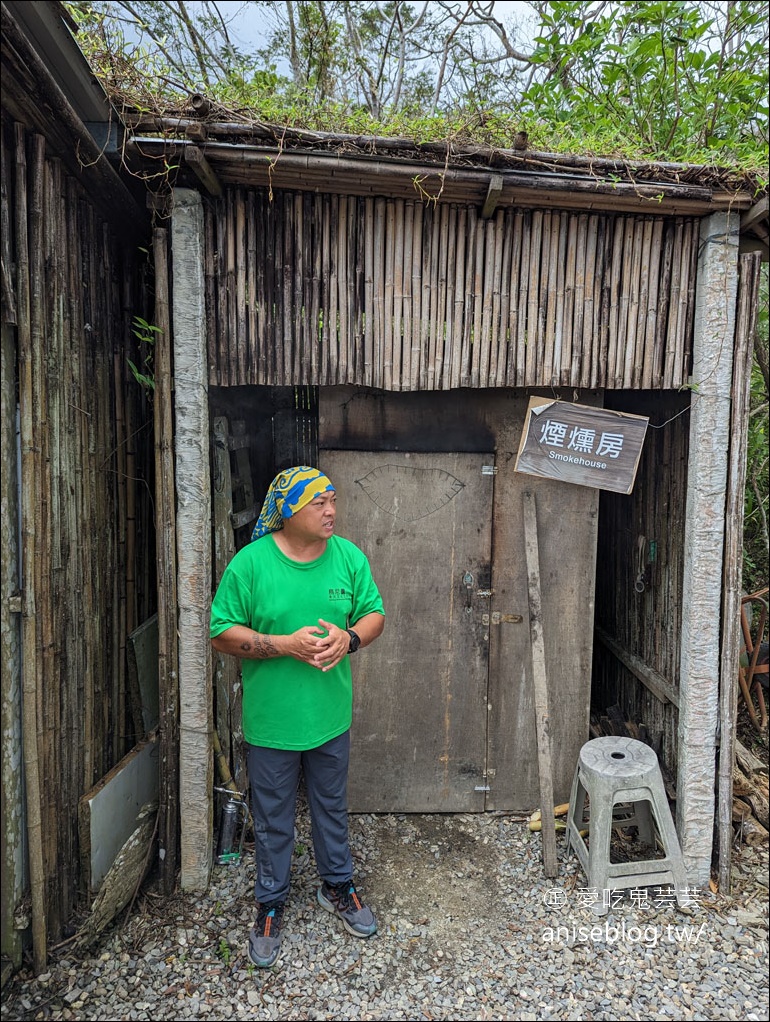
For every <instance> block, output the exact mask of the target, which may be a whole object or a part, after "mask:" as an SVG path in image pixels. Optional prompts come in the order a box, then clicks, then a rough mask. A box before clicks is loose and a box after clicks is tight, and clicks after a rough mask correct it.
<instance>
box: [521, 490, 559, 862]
mask: <svg viewBox="0 0 770 1022" xmlns="http://www.w3.org/2000/svg"><path fill="white" fill-rule="evenodd" d="M523 499H524V545H525V548H526V555H527V582H528V586H529V630H530V636H531V640H532V677H533V682H534V688H535V727H536V728H537V762H538V771H539V775H540V812H541V818H542V821H543V822H542V830H541V833H542V835H543V866H544V870H545V875H546V876H547V877H555V876H558V873H559V866H558V862H557V859H556V820H555V819H554V815H553V774H552V772H551V719H550V714H549V710H548V678H547V674H546V668H545V641H544V638H543V607H542V599H541V591H540V554H539V550H538V541H537V508H536V505H535V496H534V494H533V493H524V494H523Z"/></svg>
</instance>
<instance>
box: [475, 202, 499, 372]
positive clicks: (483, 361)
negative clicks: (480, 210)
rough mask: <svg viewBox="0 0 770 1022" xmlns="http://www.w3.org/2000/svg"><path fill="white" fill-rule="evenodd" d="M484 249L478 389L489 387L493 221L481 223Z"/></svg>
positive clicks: (493, 244)
mask: <svg viewBox="0 0 770 1022" xmlns="http://www.w3.org/2000/svg"><path fill="white" fill-rule="evenodd" d="M483 234H484V248H483V261H482V265H481V271H480V276H481V280H480V285H481V286H480V291H481V337H480V338H479V343H480V348H481V350H480V352H479V376H478V385H479V386H480V387H488V386H489V373H490V368H491V357H492V329H493V322H492V320H493V315H494V291H493V288H494V265H495V223H494V220H491V219H490V220H485V221H484V222H483Z"/></svg>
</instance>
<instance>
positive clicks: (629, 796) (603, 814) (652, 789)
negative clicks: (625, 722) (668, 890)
mask: <svg viewBox="0 0 770 1022" xmlns="http://www.w3.org/2000/svg"><path fill="white" fill-rule="evenodd" d="M586 805H588V815H586ZM626 827H636V828H637V829H638V834H639V839H640V841H642V842H644V844H646V845H649V846H651V847H652V848H653V849H654V848H655V846H656V841H657V840H659V841H660V844H661V845H662V848H663V858H660V859H641V860H637V861H631V862H611V861H610V846H611V840H612V831H613V830H620V829H623V828H626ZM586 829H587V830H588V844H587V845H586V842H585V840H584V839H583V836H582V834H581V831H583V832H585V831H586ZM570 848H574V850H575V853H576V854H577V857H578V859H579V861H580V864H581V866H582V867H583V870H584V872H585V874H586V877H587V880H588V888H589V891H590V892H592V893H593V894H594V896H595V897H594V901H593V904H592V908H593V911H594V912H595V913H596V914H597V915H604V914H605V913H606V912H607V910H608V908H609V892H610V891H614V890H622V889H625V888H629V887H652V886H661V887H662V886H667V887H672V888H674V890H675V891H676V899H677V903H678V904H679V905H680V907H683V906H685V905H687V904H689V902H690V898H689V896H688V887H687V876H686V872H685V867H684V860H683V858H682V851H681V848H680V847H679V839H678V837H677V834H676V829H675V827H674V821H673V818H672V816H671V809H670V808H669V804H668V799H667V797H666V790H665V787H664V784H663V777H662V774H661V772H660V766H659V764H658V757H657V756H656V755H655V753H654V751H653V750H652V749H651V748H650V747H649V746H648V745H645V744H644V742H638V741H636V740H635V739H633V738H622V737H612V736H611V737H606V738H594V739H592V740H591V741H590V742H586V744H585V745H584V746H583V748H582V749H581V750H580V755H579V757H578V764H577V768H576V770H575V776H574V779H573V782H572V793H571V795H570V801H569V810H568V813H567V851H569V849H570Z"/></svg>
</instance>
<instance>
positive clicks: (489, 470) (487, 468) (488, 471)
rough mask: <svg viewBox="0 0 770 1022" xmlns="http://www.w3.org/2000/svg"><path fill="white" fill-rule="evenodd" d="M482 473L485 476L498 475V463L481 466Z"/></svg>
mask: <svg viewBox="0 0 770 1022" xmlns="http://www.w3.org/2000/svg"><path fill="white" fill-rule="evenodd" d="M481 474H482V475H483V476H496V475H497V465H482V466H481Z"/></svg>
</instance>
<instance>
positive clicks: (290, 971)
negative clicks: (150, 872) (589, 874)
mask: <svg viewBox="0 0 770 1022" xmlns="http://www.w3.org/2000/svg"><path fill="white" fill-rule="evenodd" d="M557 842H558V850H559V857H560V864H559V876H558V878H557V879H556V880H555V881H550V880H546V878H545V877H544V875H543V869H542V860H541V845H540V836H539V835H538V834H532V833H530V831H529V830H528V828H527V826H526V823H524V822H522V821H521V820H520V819H517V818H515V817H511V816H506V815H495V814H487V815H478V816H475V815H474V816H469V815H458V816H438V815H409V816H388V815H385V816H370V815H359V816H352V817H351V844H352V846H353V853H354V858H355V862H356V869H357V879H358V882H359V887H360V888H361V890H362V892H363V893H364V895H365V897H366V899H367V901H368V902H369V903H370V904H371V905H372V907H373V908H374V909H375V911H376V913H377V916H378V920H379V928H380V929H379V934H378V935H377V936H376V937H374V938H372V939H370V940H366V941H364V940H357V939H356V938H354V937H351V936H349V935H348V934H347V933H346V932H345V931H344V930H343V929H342V926H341V924H340V923H339V921H338V920H336V919H335V918H333V917H332V916H331V915H329V914H328V913H326V912H324V911H323V910H322V909H321V908H320V907H319V906H318V905H317V903H316V901H315V887H316V875H315V865H314V861H313V857H312V851H310V850H309V849H310V828H309V824H308V822H307V816H306V812H305V810H304V808H301V810H300V813H299V817H298V841H297V851H296V862H295V872H294V886H293V890H292V893H291V896H290V900H289V902H288V904H287V910H286V916H285V919H284V940H283V948H282V954H281V957H280V958H279V960H278V963H277V964H276V965H275V966H274V967H273V968H272V969H267V970H258V969H255V968H254V967H253V966H251V965H250V964H249V962H248V958H247V955H246V938H247V934H248V931H249V929H250V927H251V924H252V922H253V915H254V911H253V904H252V897H253V894H252V884H253V879H254V867H253V864H252V861H251V856H250V855H247V856H245V857H244V860H243V862H241V863H240V864H238V865H229V866H216V867H215V868H214V871H213V875H212V883H211V887H210V889H209V891H208V892H207V893H206V894H205V895H203V896H196V897H191V896H186V895H184V896H183V895H176V896H174V897H172V898H170V899H169V898H162V897H160V896H159V895H157V894H154V893H153V891H152V886H151V885H150V886H149V887H148V888H147V889H146V890H145V892H144V894H143V895H142V897H141V898H140V899H139V901H137V903H136V905H135V906H134V911H133V914H132V916H131V917H130V919H128V920H127V921H124V920H122V921H120V922H118V923H116V924H115V925H114V926H113V927H112V928H111V929H110V930H109V931H107V933H106V934H104V935H103V938H102V941H101V943H100V945H98V946H97V947H94V948H92V949H91V950H90V951H88V952H84V951H82V950H81V951H80V952H78V951H76V950H75V949H76V947H77V942H76V941H73V942H72V943H70V944H64V945H62V946H60V947H59V948H56V949H54V950H53V951H52V954H51V963H50V971H49V972H48V973H46V974H45V975H42V976H39V977H38V978H37V979H34V978H32V977H31V975H30V973H29V972H26V971H22V972H21V973H19V974H18V975H17V976H15V977H14V978H13V980H12V981H11V982H10V983H9V984H8V985H7V987H6V989H5V990H4V992H3V997H2V1016H3V1019H8V1020H15V1019H19V1020H22V1019H78V1020H81V1019H110V1020H122V1019H202V1020H203V1019H334V1020H342V1019H382V1020H385V1019H393V1020H396V1019H420V1020H421V1019H457V1020H462V1019H475V1020H480V1019H513V1018H516V1019H597V1020H598V1019H607V1020H614V1019H623V1020H626V1019H628V1020H630V1019H722V1020H724V1019H749V1020H751V1019H767V1018H768V849H767V848H766V847H765V848H761V849H749V848H745V847H744V848H742V849H741V850H739V851H737V852H736V854H735V860H734V876H735V881H734V888H733V892H732V895H731V896H730V897H726V896H720V895H714V894H712V893H711V892H710V891H707V892H700V891H699V892H697V897H696V904H695V906H694V908H692V909H688V910H686V911H681V910H679V909H678V908H677V907H676V906H675V905H671V904H669V903H668V900H667V899H666V897H664V896H663V892H661V890H660V889H659V888H650V889H648V890H647V891H646V892H644V893H645V894H646V902H645V899H644V897H643V892H641V891H638V892H627V893H626V895H625V896H624V899H623V902H622V904H620V905H619V906H617V907H614V908H613V909H612V910H611V912H610V914H608V915H607V916H604V917H596V916H594V915H593V914H592V913H591V911H590V910H589V909H588V908H587V907H586V906H585V905H584V904H583V901H584V885H585V882H586V881H585V877H584V875H583V873H582V870H581V869H580V867H579V866H578V864H577V861H576V859H575V857H574V855H569V856H567V855H566V851H565V843H564V838H563V836H561V835H558V836H557Z"/></svg>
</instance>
